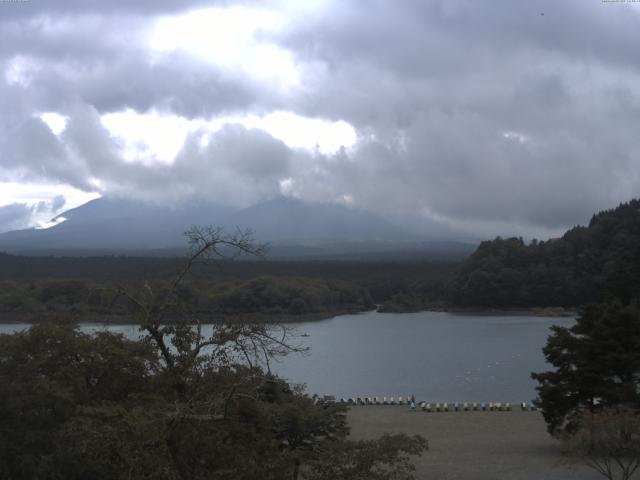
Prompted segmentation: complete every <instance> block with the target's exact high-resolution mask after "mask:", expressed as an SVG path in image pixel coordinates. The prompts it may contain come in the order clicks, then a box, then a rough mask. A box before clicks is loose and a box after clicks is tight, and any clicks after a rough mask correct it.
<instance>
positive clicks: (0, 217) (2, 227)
mask: <svg viewBox="0 0 640 480" xmlns="http://www.w3.org/2000/svg"><path fill="white" fill-rule="evenodd" d="M31 214H32V209H31V207H29V206H28V205H26V204H24V203H11V204H9V205H4V206H2V207H0V233H2V232H8V231H9V230H15V229H18V228H24V227H26V226H27V225H29V221H30V220H31Z"/></svg>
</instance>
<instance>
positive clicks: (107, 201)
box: [0, 197, 472, 257]
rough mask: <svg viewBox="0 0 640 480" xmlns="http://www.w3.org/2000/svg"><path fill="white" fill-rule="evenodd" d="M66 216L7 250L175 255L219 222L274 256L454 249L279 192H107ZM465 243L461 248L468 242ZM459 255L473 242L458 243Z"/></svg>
mask: <svg viewBox="0 0 640 480" xmlns="http://www.w3.org/2000/svg"><path fill="white" fill-rule="evenodd" d="M62 218H64V219H65V220H64V221H62V222H61V223H59V224H57V225H55V226H53V227H51V228H48V229H27V230H17V231H13V232H7V233H4V234H1V235H0V250H5V251H9V252H23V253H24V252H27V253H65V254H79V253H83V254H87V253H89V254H92V253H93V254H95V253H129V254H131V253H146V254H149V253H151V254H171V253H177V252H179V251H182V250H183V249H184V247H185V239H184V235H183V233H184V231H185V230H187V229H188V228H189V227H190V226H192V225H219V226H222V227H224V228H225V229H227V230H228V231H232V230H235V229H236V228H240V229H252V230H253V231H254V232H255V237H256V239H257V240H258V241H260V242H270V243H271V244H272V249H271V251H272V253H273V256H275V257H287V256H289V257H291V256H293V257H323V256H327V255H328V256H340V255H348V256H353V255H362V254H365V253H366V255H365V256H368V257H374V256H375V252H378V251H380V252H389V251H391V250H396V251H397V250H399V249H404V250H406V252H407V253H408V252H420V251H424V250H425V249H426V250H430V249H431V247H432V246H433V249H432V250H433V251H434V253H441V252H443V251H445V250H448V249H449V248H448V246H447V243H446V242H445V243H443V242H438V243H437V244H436V243H433V244H430V243H425V242H423V241H421V240H422V239H421V237H419V236H417V235H414V234H410V233H407V232H406V231H405V230H404V229H402V228H400V227H398V226H396V225H394V224H393V223H391V222H389V221H387V220H385V219H383V218H381V217H379V216H378V215H376V214H374V213H371V212H367V211H363V210H358V209H355V208H350V207H348V206H345V205H339V204H310V203H306V202H303V201H301V200H297V199H293V198H285V197H279V198H276V199H273V200H270V201H267V202H264V203H260V204H257V205H254V206H251V207H249V208H245V209H241V210H238V209H234V208H232V207H227V206H222V205H215V204H210V203H189V204H183V205H180V206H174V207H166V206H159V205H154V204H148V203H144V202H138V201H134V200H125V199H116V198H108V197H103V198H99V199H96V200H93V201H91V202H88V203H86V204H84V205H82V206H80V207H77V208H74V209H71V210H68V211H66V212H64V213H63V214H61V215H59V216H58V217H56V219H57V220H61V219H62ZM461 245H462V247H461ZM451 249H452V251H454V252H457V253H456V255H458V256H460V255H463V254H466V253H470V250H471V249H472V247H468V246H467V245H464V244H452V245H451Z"/></svg>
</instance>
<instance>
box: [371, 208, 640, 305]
mask: <svg viewBox="0 0 640 480" xmlns="http://www.w3.org/2000/svg"><path fill="white" fill-rule="evenodd" d="M639 293H640V200H632V201H630V202H628V203H624V204H621V205H620V206H618V207H617V208H615V209H612V210H606V211H603V212H600V213H598V214H596V215H594V216H593V217H592V219H591V221H590V222H589V225H588V226H586V227H583V226H577V227H574V228H572V229H571V230H569V231H567V232H566V233H565V234H564V235H563V236H562V237H561V238H554V239H549V240H547V241H537V240H533V241H531V242H530V243H526V242H525V241H524V240H523V239H522V238H506V239H505V238H500V237H498V238H496V239H495V240H490V241H484V242H482V243H481V244H480V245H479V247H478V248H477V250H476V251H475V252H474V253H473V254H472V255H471V256H469V257H468V258H467V259H466V260H465V261H464V262H462V264H461V265H459V266H458V268H456V269H454V270H453V271H452V273H451V274H450V275H449V276H447V277H445V278H443V280H442V282H440V283H437V282H435V283H434V282H422V281H420V280H418V281H415V282H413V283H412V284H411V285H410V286H409V287H407V288H405V289H403V290H402V291H400V292H398V293H396V294H394V295H392V296H391V297H390V298H389V299H387V300H385V302H384V304H383V305H382V307H381V310H382V311H389V312H409V311H417V310H424V309H477V308H499V309H509V308H513V309H523V308H524V309H529V308H535V307H564V308H569V309H573V308H576V307H578V306H580V305H583V304H586V303H592V302H600V301H604V300H606V299H609V298H617V299H619V300H621V301H622V302H623V303H628V302H629V301H630V300H631V299H633V298H635V297H637V296H638V294H639Z"/></svg>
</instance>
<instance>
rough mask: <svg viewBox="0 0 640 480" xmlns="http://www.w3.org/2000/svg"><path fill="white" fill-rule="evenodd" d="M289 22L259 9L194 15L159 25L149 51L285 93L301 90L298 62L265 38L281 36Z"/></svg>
mask: <svg viewBox="0 0 640 480" xmlns="http://www.w3.org/2000/svg"><path fill="white" fill-rule="evenodd" d="M287 20H288V19H287V17H285V16H284V15H282V14H281V13H278V12H276V11H271V10H266V9H262V8H256V7H246V6H234V7H227V8H217V7H216V8H207V9H201V10H194V11H191V12H189V13H186V14H184V15H178V16H172V17H165V18H162V19H160V20H157V21H156V23H155V25H154V27H153V28H152V29H151V33H150V36H149V46H150V48H151V49H152V51H154V52H155V54H156V55H162V54H167V53H171V52H175V51H176V50H182V51H184V52H187V53H189V54H191V55H193V56H194V57H195V58H196V59H199V60H202V61H205V62H210V63H213V64H215V65H217V66H220V67H222V68H223V69H224V70H225V71H226V72H227V73H228V74H231V75H234V74H235V75H243V76H248V77H249V78H252V79H253V80H254V81H256V82H268V83H270V84H271V85H272V86H273V87H277V88H281V89H283V90H286V89H290V88H294V87H296V86H298V85H299V73H298V69H297V67H296V64H295V61H294V59H293V57H292V55H291V53H290V52H289V51H287V50H285V49H283V48H282V47H280V46H278V45H276V44H274V43H272V42H269V41H267V40H266V38H267V36H268V35H273V34H275V33H276V32H278V31H280V30H282V29H283V28H284V26H285V25H286V23H287Z"/></svg>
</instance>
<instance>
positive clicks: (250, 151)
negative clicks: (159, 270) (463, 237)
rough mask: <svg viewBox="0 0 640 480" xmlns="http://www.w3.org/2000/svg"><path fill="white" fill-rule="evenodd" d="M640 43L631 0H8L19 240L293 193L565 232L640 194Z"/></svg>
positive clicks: (6, 120) (461, 224)
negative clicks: (166, 208) (97, 215)
mask: <svg viewBox="0 0 640 480" xmlns="http://www.w3.org/2000/svg"><path fill="white" fill-rule="evenodd" d="M294 5H295V6H294ZM639 45H640V3H637V2H631V1H628V2H623V1H617V2H613V1H606V0H605V1H602V0H574V1H571V0H563V1H557V0H550V1H538V0H537V1H532V0H528V1H516V0H486V1H480V0H441V1H436V0H433V1H430V0H394V1H391V0H386V1H382V0H367V1H360V0H357V1H356V0H354V1H346V0H336V1H322V0H311V1H306V2H305V1H296V2H290V1H285V0H281V1H277V0H274V1H263V2H257V1H256V2H252V1H244V2H241V1H235V2H230V1H229V2H224V1H219V2H212V1H208V2H207V1H198V0H191V1H188V0H182V1H179V2H178V1H174V0H143V1H129V0H109V1H105V0H65V1H59V0H30V1H24V2H6V1H4V2H0V70H1V72H2V75H0V231H2V230H7V229H12V228H20V227H22V226H27V225H33V224H36V223H43V222H46V220H48V219H49V218H50V217H51V216H52V215H54V214H55V213H58V212H60V211H62V210H64V209H65V208H69V207H73V206H76V205H78V204H80V203H82V202H85V201H87V200H88V199H91V198H95V197H97V196H99V195H105V194H106V195H119V196H128V197H136V198H141V199H146V200H152V201H155V202H164V203H169V204H171V203H174V202H180V201H185V200H188V199H192V198H194V197H200V198H207V199H210V200H212V201H215V202H221V203H230V204H233V205H236V206H248V205H251V204H253V203H256V202H259V201H262V200H264V199H268V198H272V197H274V196H276V195H288V196H294V197H298V198H301V199H304V200H308V201H314V202H316V201H319V202H342V203H346V204H350V205H353V206H355V207H360V208H365V209H370V210H374V211H378V212H382V213H384V214H393V213H402V214H416V215H418V216H420V217H422V218H424V219H427V220H428V219H438V220H439V221H443V222H447V223H450V224H452V225H454V226H456V227H457V228H463V229H466V230H467V231H469V232H480V233H481V235H486V236H491V235H494V234H498V233H500V234H505V233H510V232H513V233H514V234H524V235H532V236H533V235H536V236H544V235H545V234H547V235H554V234H556V233H557V232H560V231H562V230H563V229H565V228H566V227H568V226H572V225H575V224H578V223H584V222H586V221H588V219H589V217H590V215H591V213H593V212H595V211H598V210H601V209H604V208H610V207H613V206H615V205H616V204H617V203H619V202H620V201H626V200H629V199H631V198H633V197H637V196H639V195H640V55H639V54H638V46H639Z"/></svg>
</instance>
